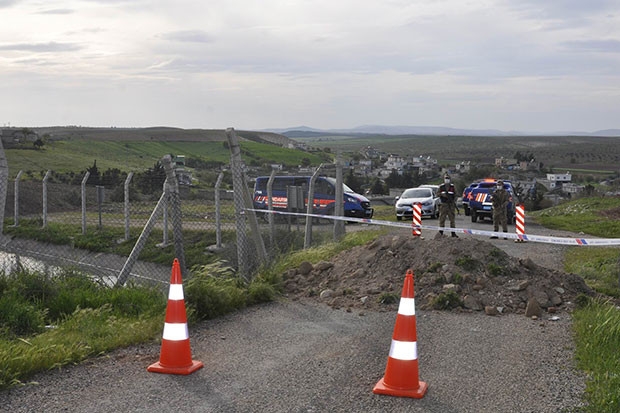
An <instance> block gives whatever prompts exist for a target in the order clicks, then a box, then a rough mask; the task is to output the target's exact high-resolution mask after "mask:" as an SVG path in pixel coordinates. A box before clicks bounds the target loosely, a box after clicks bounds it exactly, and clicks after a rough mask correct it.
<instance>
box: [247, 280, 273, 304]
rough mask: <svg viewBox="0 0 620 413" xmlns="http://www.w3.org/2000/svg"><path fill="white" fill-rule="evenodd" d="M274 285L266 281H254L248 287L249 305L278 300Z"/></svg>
mask: <svg viewBox="0 0 620 413" xmlns="http://www.w3.org/2000/svg"><path fill="white" fill-rule="evenodd" d="M276 295H277V292H276V289H275V288H274V286H273V285H271V284H269V283H267V282H264V281H254V282H252V283H251V284H250V286H249V287H248V304H257V303H266V302H269V301H273V300H274V299H275V298H276Z"/></svg>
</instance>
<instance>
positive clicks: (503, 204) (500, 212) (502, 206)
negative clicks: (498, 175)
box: [491, 181, 510, 239]
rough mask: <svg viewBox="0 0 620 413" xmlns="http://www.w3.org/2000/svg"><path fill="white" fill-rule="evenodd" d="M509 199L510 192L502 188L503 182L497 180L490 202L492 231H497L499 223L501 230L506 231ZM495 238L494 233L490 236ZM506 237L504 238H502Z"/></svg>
mask: <svg viewBox="0 0 620 413" xmlns="http://www.w3.org/2000/svg"><path fill="white" fill-rule="evenodd" d="M509 200H510V194H508V191H506V190H505V189H504V182H503V181H497V186H496V187H495V190H493V193H492V194H491V202H492V203H493V231H495V232H498V231H499V225H500V224H501V225H502V230H503V231H504V232H508V201H509ZM491 238H492V239H497V237H496V236H495V235H493V236H492V237H491ZM504 239H506V238H504Z"/></svg>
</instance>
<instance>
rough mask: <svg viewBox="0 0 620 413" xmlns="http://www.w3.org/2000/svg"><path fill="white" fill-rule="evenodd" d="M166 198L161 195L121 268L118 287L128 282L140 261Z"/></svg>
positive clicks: (117, 282)
mask: <svg viewBox="0 0 620 413" xmlns="http://www.w3.org/2000/svg"><path fill="white" fill-rule="evenodd" d="M165 196H166V194H161V197H160V198H159V201H158V202H157V205H155V209H153V212H152V213H151V216H150V217H149V219H148V221H147V222H146V225H145V226H144V229H143V230H142V233H141V234H140V236H139V237H138V240H137V241H136V245H134V246H133V249H132V250H131V253H130V254H129V257H127V260H126V261H125V264H123V268H121V271H120V272H119V274H118V278H117V279H116V287H122V286H123V285H125V283H126V282H127V278H129V275H130V274H131V269H132V268H133V266H134V264H135V263H136V261H138V257H139V256H140V253H141V252H142V249H143V248H144V246H145V245H146V241H147V240H148V239H149V235H150V234H151V231H152V230H153V227H154V226H155V223H156V222H157V220H158V219H159V216H160V215H161V211H162V208H163V205H164V197H165Z"/></svg>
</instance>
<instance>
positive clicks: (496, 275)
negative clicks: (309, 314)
mask: <svg viewBox="0 0 620 413" xmlns="http://www.w3.org/2000/svg"><path fill="white" fill-rule="evenodd" d="M408 269H411V270H413V272H414V280H415V281H414V284H415V298H416V307H418V308H422V309H431V308H433V309H445V310H457V311H486V312H487V313H488V314H498V313H526V309H527V310H528V312H530V311H531V310H532V309H531V307H532V306H533V307H534V309H533V310H532V311H534V313H533V314H535V311H536V308H537V307H538V308H539V311H538V312H539V314H540V313H541V312H543V311H546V312H548V313H554V312H559V311H570V310H571V309H572V308H573V306H574V304H575V301H576V300H579V299H580V296H582V295H586V296H594V295H595V293H594V292H593V291H592V290H591V289H590V288H589V287H588V286H587V285H586V284H585V282H584V281H583V279H582V278H581V277H579V276H576V275H574V274H565V273H562V272H559V271H557V270H553V269H548V268H544V267H541V266H539V265H537V264H535V263H534V262H533V261H532V260H531V259H529V258H526V259H516V258H512V257H511V256H509V255H508V254H507V253H505V252H504V251H502V250H501V249H499V248H497V247H496V246H494V245H493V244H492V243H489V242H486V241H482V240H478V239H467V238H459V239H456V238H451V237H438V238H435V239H430V240H425V239H420V238H415V237H411V236H406V235H386V236H383V237H380V238H377V239H376V240H374V241H372V242H370V243H368V244H367V245H364V246H360V247H356V248H353V249H351V250H348V251H345V252H343V253H341V254H340V255H338V256H336V257H334V258H333V259H332V260H330V261H321V262H319V263H315V264H314V265H313V264H311V263H309V262H304V263H302V264H301V265H300V266H299V267H298V268H296V269H293V270H289V271H288V272H286V273H285V274H283V278H284V285H285V291H286V294H287V296H288V297H290V298H293V299H306V298H311V299H316V300H319V301H321V302H324V303H326V304H328V305H330V306H331V307H333V308H342V309H346V310H347V311H353V310H356V311H361V310H364V309H367V310H373V311H382V310H389V311H394V309H396V308H397V306H398V303H399V301H400V296H401V292H402V287H403V282H404V279H405V274H406V273H407V270H408Z"/></svg>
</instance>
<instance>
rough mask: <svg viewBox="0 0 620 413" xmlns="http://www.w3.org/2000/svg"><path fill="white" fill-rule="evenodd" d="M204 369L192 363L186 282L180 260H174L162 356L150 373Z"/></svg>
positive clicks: (180, 372) (186, 371) (197, 362)
mask: <svg viewBox="0 0 620 413" xmlns="http://www.w3.org/2000/svg"><path fill="white" fill-rule="evenodd" d="M203 366H204V365H203V364H202V362H201V361H196V360H192V351H191V349H190V346H189V332H188V329H187V313H186V312H185V299H184V296H183V282H182V280H181V266H180V265H179V260H178V259H176V258H175V259H174V262H173V264H172V274H171V275H170V290H169V292H168V306H167V307H166V321H165V323H164V334H163V338H162V341H161V353H160V356H159V361H158V362H157V363H154V364H151V365H150V366H149V367H148V368H147V371H150V372H153V373H167V374H183V375H188V374H191V373H193V372H194V371H196V370H198V369H200V368H201V367H203Z"/></svg>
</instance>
